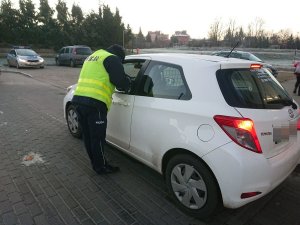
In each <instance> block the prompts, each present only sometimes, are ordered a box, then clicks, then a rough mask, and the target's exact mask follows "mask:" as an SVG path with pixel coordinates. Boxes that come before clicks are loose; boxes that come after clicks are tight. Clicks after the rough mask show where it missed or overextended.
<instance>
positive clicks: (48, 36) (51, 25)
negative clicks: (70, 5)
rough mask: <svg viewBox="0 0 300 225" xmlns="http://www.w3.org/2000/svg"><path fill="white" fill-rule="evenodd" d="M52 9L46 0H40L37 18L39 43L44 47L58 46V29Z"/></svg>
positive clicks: (56, 47)
mask: <svg viewBox="0 0 300 225" xmlns="http://www.w3.org/2000/svg"><path fill="white" fill-rule="evenodd" d="M53 14H54V9H52V8H51V7H50V6H49V3H48V0H40V7H39V12H38V13H37V20H38V24H39V26H38V27H39V35H38V36H39V44H40V45H42V46H44V47H46V48H50V47H54V48H55V49H58V48H60V47H61V46H60V41H59V40H58V38H57V37H60V30H59V27H58V24H57V23H56V20H55V19H53Z"/></svg>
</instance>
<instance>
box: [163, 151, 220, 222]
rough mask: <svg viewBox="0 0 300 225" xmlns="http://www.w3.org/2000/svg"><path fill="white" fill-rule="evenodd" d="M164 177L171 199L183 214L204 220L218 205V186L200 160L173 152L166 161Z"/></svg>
mask: <svg viewBox="0 0 300 225" xmlns="http://www.w3.org/2000/svg"><path fill="white" fill-rule="evenodd" d="M165 176H166V184H167V188H168V191H169V194H170V195H171V198H172V199H173V200H174V202H175V204H176V205H177V206H178V208H179V209H181V210H182V211H183V212H185V213H186V214H188V215H190V216H193V217H197V218H201V219H204V218H208V217H210V216H212V215H213V214H214V213H215V212H216V211H217V209H218V208H219V206H220V202H221V201H220V199H221V198H220V192H219V186H218V184H217V182H216V180H215V177H214V176H213V174H212V173H211V171H210V170H209V169H208V168H207V166H206V165H204V163H202V162H201V161H200V160H199V159H197V158H195V157H193V156H191V155H187V154H180V155H176V156H174V157H173V158H171V160H170V161H169V162H168V165H167V168H166V173H165Z"/></svg>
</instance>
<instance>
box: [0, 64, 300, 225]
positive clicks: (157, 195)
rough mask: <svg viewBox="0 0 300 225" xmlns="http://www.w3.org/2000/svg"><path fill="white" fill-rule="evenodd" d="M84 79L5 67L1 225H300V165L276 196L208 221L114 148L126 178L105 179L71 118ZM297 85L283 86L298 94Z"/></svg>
mask: <svg viewBox="0 0 300 225" xmlns="http://www.w3.org/2000/svg"><path fill="white" fill-rule="evenodd" d="M79 73H80V67H78V68H70V67H57V66H46V67H45V68H44V69H19V70H16V69H14V68H7V67H2V73H1V75H0V160H1V163H0V212H1V214H0V225H2V224H24V225H30V224H35V225H37V224H41V225H47V224H52V225H60V224H64V225H71V224H84V225H88V224H101V225H102V224H114V225H117V224H131V225H137V224H146V225H150V224H155V225H156V224H162V225H168V224H170V225H173V224H182V225H204V224H207V225H239V224H240V225H276V224H278V225H279V224H286V225H300V216H299V209H300V195H299V191H300V166H299V165H298V167H297V168H296V169H295V171H294V172H293V173H292V174H291V175H290V176H289V177H288V178H287V179H286V180H285V181H284V182H283V183H282V184H281V185H280V186H279V187H278V188H276V189H275V190H274V191H272V192H271V193H270V194H269V195H267V196H265V197H263V198H262V199H260V200H258V201H256V202H253V203H251V204H248V205H246V206H244V207H242V208H240V209H236V210H229V209H224V210H220V212H219V213H218V214H217V215H215V216H214V217H213V218H209V219H206V220H202V221H200V220H198V219H195V218H191V217H189V216H187V215H185V214H183V213H182V212H180V211H179V210H178V209H177V208H176V207H175V206H174V205H173V203H172V202H171V200H170V199H169V198H168V196H167V193H166V187H165V184H164V181H163V178H162V177H161V176H160V175H159V174H157V173H156V172H154V171H153V170H151V169H149V168H148V167H146V166H144V165H142V164H141V163H139V162H137V161H136V160H133V159H132V158H130V157H128V156H126V155H124V154H123V153H121V152H119V151H118V150H116V149H114V148H112V147H110V146H107V151H106V154H107V157H108V159H110V161H112V163H113V164H116V165H118V166H120V168H121V172H120V173H116V174H112V175H105V176H99V175H97V174H96V173H95V172H94V171H93V170H92V169H91V167H90V163H89V159H88V157H87V154H86V152H85V149H84V146H83V143H82V141H81V140H78V139H75V138H73V137H72V136H71V135H70V134H69V132H68V128H67V126H66V122H65V119H64V117H63V98H64V95H65V89H66V87H68V86H69V85H71V84H74V83H76V81H77V79H78V76H79ZM279 76H280V74H279ZM291 78H292V76H290V77H289V78H288V79H282V81H284V82H283V85H284V86H285V87H286V88H287V90H288V91H289V92H290V93H291V92H292V87H293V85H294V80H293V79H291ZM291 94H292V93H291ZM292 95H293V94H292ZM293 96H294V95H293ZM294 97H295V99H296V100H297V101H298V103H300V97H299V96H294Z"/></svg>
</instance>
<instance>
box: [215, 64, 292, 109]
mask: <svg viewBox="0 0 300 225" xmlns="http://www.w3.org/2000/svg"><path fill="white" fill-rule="evenodd" d="M217 79H218V83H219V86H220V88H221V91H222V93H223V95H224V98H225V100H226V102H227V103H228V104H229V105H231V106H233V107H240V108H257V109H265V108H267V109H281V108H283V107H284V106H287V105H291V104H292V98H291V97H290V96H289V94H288V93H287V92H286V91H285V89H284V88H283V87H282V86H281V84H280V83H279V82H278V81H277V80H276V79H275V78H274V77H273V76H272V75H271V74H270V72H269V71H268V70H267V69H264V68H262V69H258V70H250V69H227V70H219V71H218V72H217Z"/></svg>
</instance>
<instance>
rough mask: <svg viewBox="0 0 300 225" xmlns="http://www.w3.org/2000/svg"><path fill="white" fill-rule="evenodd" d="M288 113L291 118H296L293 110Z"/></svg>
mask: <svg viewBox="0 0 300 225" xmlns="http://www.w3.org/2000/svg"><path fill="white" fill-rule="evenodd" d="M288 112H289V115H290V117H291V118H294V116H295V115H294V112H293V110H292V109H289V110H288Z"/></svg>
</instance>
